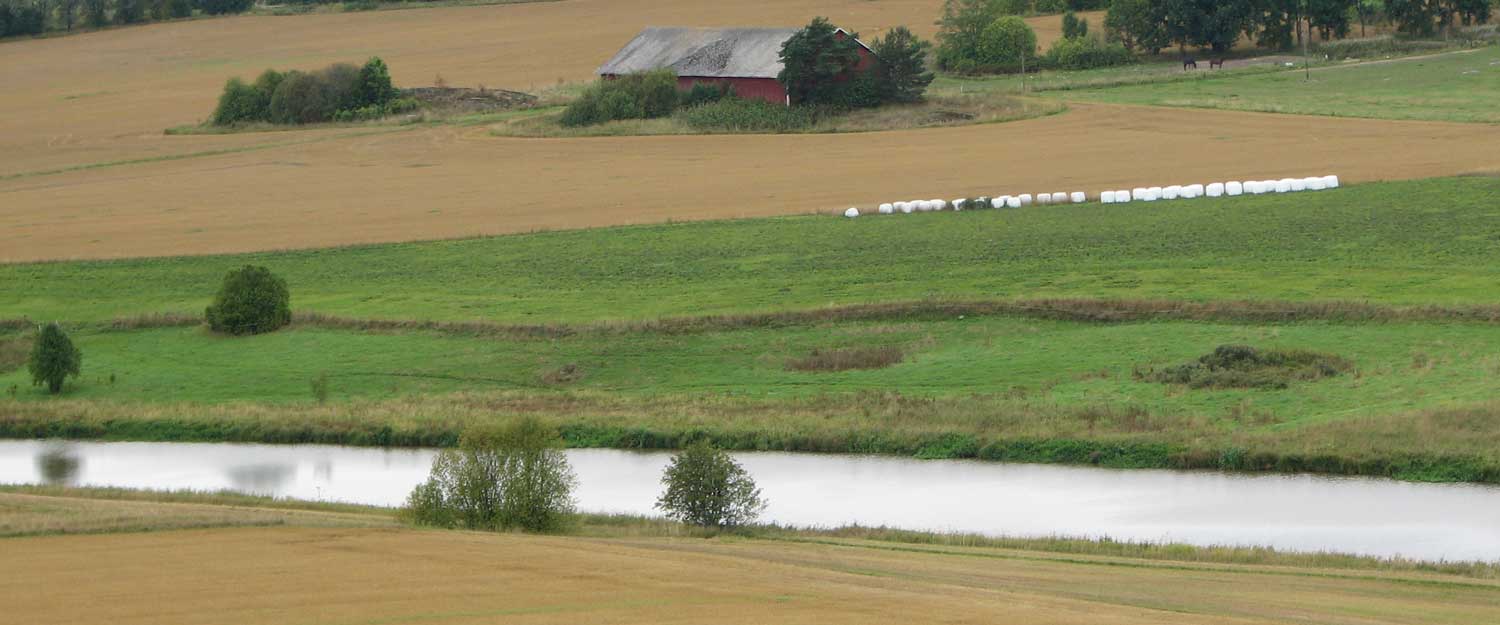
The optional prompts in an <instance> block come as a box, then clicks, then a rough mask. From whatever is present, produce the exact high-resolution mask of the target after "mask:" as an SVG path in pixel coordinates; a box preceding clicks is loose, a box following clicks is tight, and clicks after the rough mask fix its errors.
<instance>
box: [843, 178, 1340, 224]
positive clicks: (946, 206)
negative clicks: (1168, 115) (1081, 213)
mask: <svg viewBox="0 0 1500 625" xmlns="http://www.w3.org/2000/svg"><path fill="white" fill-rule="evenodd" d="M1338 186H1339V177H1338V176H1313V177H1310V178H1281V179H1279V180H1250V181H1246V182H1240V181H1232V182H1211V183H1208V184H1188V185H1171V186H1166V187H1136V188H1134V189H1128V190H1127V189H1121V190H1118V191H1103V192H1100V193H1099V194H1098V195H1097V196H1095V197H1097V198H1098V199H1099V202H1100V203H1101V204H1124V203H1127V202H1131V201H1139V202H1154V201H1157V200H1177V199H1184V200H1190V199H1193V198H1199V197H1223V196H1236V195H1245V194H1250V195H1260V194H1263V193H1292V192H1298V191H1322V190H1324V189H1337V188H1338ZM1087 202H1088V194H1087V193H1084V192H1083V191H1073V192H1054V193H1037V194H1035V195H1033V194H1030V193H1022V194H1020V195H1002V196H999V197H994V198H991V197H978V198H974V199H968V198H958V199H955V200H908V201H905V202H891V203H889V204H881V205H880V207H879V208H877V209H876V210H877V211H878V212H879V213H880V214H882V215H892V214H896V213H927V212H932V211H942V210H955V211H961V210H965V209H976V208H1021V207H1023V206H1031V205H1033V204H1036V205H1039V206H1046V205H1049V204H1084V203H1087ZM860 214H861V213H860V210H859V209H858V208H849V209H847V210H845V211H844V216H845V217H858V216H860Z"/></svg>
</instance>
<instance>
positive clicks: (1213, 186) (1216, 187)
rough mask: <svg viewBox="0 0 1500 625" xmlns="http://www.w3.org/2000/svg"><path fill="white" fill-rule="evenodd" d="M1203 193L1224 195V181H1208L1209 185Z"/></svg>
mask: <svg viewBox="0 0 1500 625" xmlns="http://www.w3.org/2000/svg"><path fill="white" fill-rule="evenodd" d="M1203 194H1204V195H1207V196H1208V197H1222V196H1223V195H1224V183H1222V182H1210V183H1208V186H1207V187H1206V188H1205V189H1204V191H1203Z"/></svg>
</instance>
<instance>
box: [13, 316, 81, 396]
mask: <svg viewBox="0 0 1500 625" xmlns="http://www.w3.org/2000/svg"><path fill="white" fill-rule="evenodd" d="M82 367H83V352H80V351H78V348H77V347H74V346H73V341H71V340H69V339H68V335H67V334H64V333H63V331H62V328H59V327H57V324H55V323H49V324H47V325H45V326H42V331H41V333H39V334H37V335H36V343H34V344H32V346H31V360H29V361H28V362H27V363H26V369H27V370H28V371H30V372H31V385H32V386H41V385H42V384H46V385H47V391H48V392H50V393H52V394H54V395H56V394H58V393H61V392H62V388H63V381H64V380H66V379H67V377H68V376H73V377H78V372H79V370H80V369H81V368H82Z"/></svg>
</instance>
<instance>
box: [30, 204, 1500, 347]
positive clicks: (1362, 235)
mask: <svg viewBox="0 0 1500 625" xmlns="http://www.w3.org/2000/svg"><path fill="white" fill-rule="evenodd" d="M1497 207H1500V180H1496V179H1490V178H1450V179H1438V180H1425V181H1411V182H1391V183H1374V184H1362V185H1358V186H1352V187H1345V188H1343V189H1338V190H1333V191H1323V192H1318V193H1299V194H1287V195H1261V196H1241V197H1234V198H1221V199H1198V200H1187V201H1173V202H1158V203H1155V204H1146V203H1139V202H1137V203H1131V204H1128V205H1124V206H1120V205H1110V206H1106V205H1100V204H1097V203H1096V204H1090V205H1085V206H1068V207H1033V208H1029V209H1024V210H1015V211H993V210H988V211H975V212H966V213H959V214H954V213H937V214H917V215H898V216H887V217H861V218H859V219H854V220H848V219H834V218H829V217H811V216H809V217H790V218H776V219H757V220H742V221H719V222H701V223H687V224H667V225H655V226H638V227H620V228H602V229H593V230H580V231H566V232H545V233H537V234H528V235H518V236H504V237H493V238H482V239H469V240H457V241H442V242H424V243H407V244H393V245H376V246H368V247H352V248H340V249H324V250H310V251H295V252H278V253H262V254H247V255H236V256H209V257H188V258H158V259H144V260H127V261H102V262H57V263H41V264H12V265H0V285H4V291H5V297H4V298H0V319H3V318H13V319H14V318H20V317H29V318H31V319H42V320H53V319H56V320H63V321H67V322H99V321H105V320H109V319H112V318H116V317H127V316H133V315H139V314H145V313H156V312H177V313H189V314H201V313H202V309H203V307H204V306H205V305H207V303H208V301H209V299H210V298H211V296H212V294H213V293H214V291H215V290H216V289H217V286H218V283H219V281H220V280H221V279H222V277H223V275H224V274H225V273H226V272H227V271H229V270H230V269H232V268H235V267H237V266H239V265H243V264H245V263H255V264H264V265H266V266H268V267H270V268H271V269H272V270H273V271H275V272H277V273H278V274H280V275H282V276H284V277H285V278H286V279H287V281H288V283H289V284H290V286H291V289H292V296H293V306H294V308H296V309H298V310H304V311H306V310H316V311H319V312H322V313H328V314H337V315H344V316H352V317H364V318H372V317H373V318H386V319H413V320H469V319H484V320H490V321H500V322H509V323H529V324H539V323H560V322H588V321H596V320H602V319H632V320H638V319H651V318H656V317H661V316H678V315H703V314H717V313H740V312H758V311H767V310H789V309H805V308H812V307H820V306H826V305H830V304H850V303H864V302H882V301H900V300H915V299H924V298H950V297H961V298H1004V299H1009V298H1023V299H1033V298H1044V297H1079V298H1111V299H1141V298H1148V299H1169V300H1185V301H1210V300H1240V299H1257V300H1291V301H1313V300H1359V301H1368V302H1376V303H1387V304H1403V305H1423V304H1443V305H1456V304H1490V303H1496V302H1497V300H1500V296H1497V293H1500V290H1497V289H1500V277H1497V276H1500V222H1497V216H1500V208H1497Z"/></svg>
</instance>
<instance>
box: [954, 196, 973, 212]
mask: <svg viewBox="0 0 1500 625" xmlns="http://www.w3.org/2000/svg"><path fill="white" fill-rule="evenodd" d="M968 202H969V199H968V198H962V197H961V198H958V199H956V200H953V210H956V211H961V210H963V209H964V205H965V204H967V203H968Z"/></svg>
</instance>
